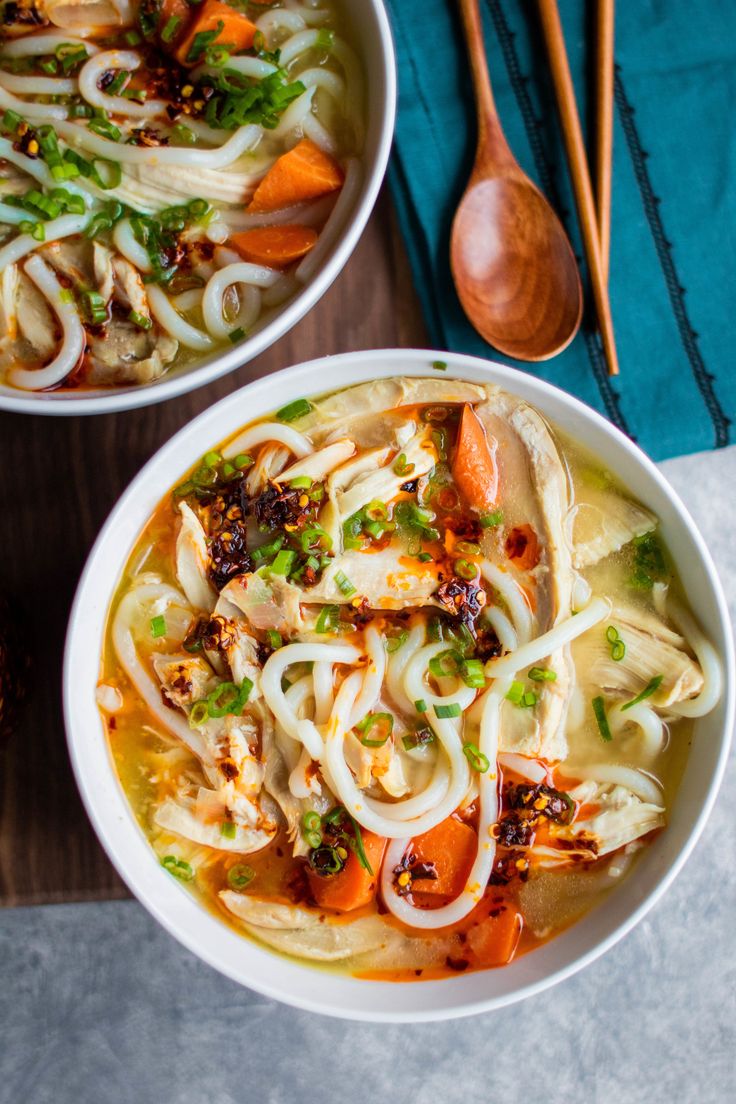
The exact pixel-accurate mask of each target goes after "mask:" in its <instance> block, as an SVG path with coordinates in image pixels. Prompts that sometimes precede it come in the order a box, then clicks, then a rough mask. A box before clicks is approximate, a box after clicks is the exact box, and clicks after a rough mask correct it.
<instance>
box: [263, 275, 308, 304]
mask: <svg viewBox="0 0 736 1104" xmlns="http://www.w3.org/2000/svg"><path fill="white" fill-rule="evenodd" d="M297 291H301V284H300V283H299V281H298V280H297V278H296V277H295V276H293V275H292V274H291V273H290V272H284V274H283V275H282V276H281V277H280V278H279V279H278V280H277V281H276V283H275V284H274V285H273V287H270V288H268V289H267V290H266V291H264V292H263V294H262V295H261V303H262V304H263V306H264V307H280V306H281V304H282V303H285V302H286V300H287V299H288V298H289V296H291V295H296V293H297Z"/></svg>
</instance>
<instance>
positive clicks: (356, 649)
mask: <svg viewBox="0 0 736 1104" xmlns="http://www.w3.org/2000/svg"><path fill="white" fill-rule="evenodd" d="M719 687H720V670H719V666H718V662H717V660H716V658H715V655H714V653H713V650H712V648H711V646H710V645H709V644H708V642H707V641H706V640H705V639H704V638H703V636H702V633H701V632H700V629H699V628H698V625H697V623H696V621H695V619H694V618H693V615H692V613H691V612H690V611H689V610H688V607H687V602H686V599H685V596H684V592H683V589H682V587H681V585H680V582H679V580H678V579H677V576H676V574H675V572H674V569H673V564H672V560H671V558H670V556H669V554H668V551H667V549H666V547H665V546H664V544H663V542H662V539H661V537H660V535H659V533H658V525H657V518H656V517H655V516H654V515H653V514H652V513H651V512H650V511H648V510H647V509H646V508H645V507H643V506H642V505H640V504H639V503H637V502H635V501H634V500H633V499H632V498H631V496H630V495H629V494H628V492H627V491H626V488H625V487H622V486H621V485H620V484H619V482H618V481H617V480H616V479H615V477H614V476H613V475H611V474H610V473H608V472H606V471H604V470H602V468H601V466H600V464H599V462H598V461H597V460H596V459H595V457H593V456H590V455H588V454H587V453H585V452H584V451H583V450H582V449H580V448H579V447H578V446H577V445H576V444H575V443H574V442H572V441H571V440H569V439H568V438H566V437H565V436H564V435H563V434H561V433H560V432H559V431H558V430H557V429H556V428H555V427H554V426H551V425H549V423H548V422H547V421H546V420H545V419H544V418H543V417H542V416H541V415H540V414H539V412H538V411H536V410H535V409H534V408H532V407H531V406H529V405H528V404H527V403H526V402H524V401H522V400H520V399H518V398H516V397H514V396H512V395H509V394H507V393H506V392H504V391H502V390H500V389H499V388H497V387H495V386H481V385H477V384H471V383H464V382H462V381H455V380H451V379H445V378H441V377H439V376H433V377H432V378H426V379H413V378H412V379H394V380H383V381H379V382H376V383H372V384H364V385H360V386H357V387H352V388H348V389H346V390H344V391H341V392H337V393H334V394H331V395H327V396H323V397H319V398H313V399H310V400H306V399H300V400H296V401H294V402H292V403H289V404H288V405H287V406H286V407H284V408H283V409H282V410H280V411H279V412H277V413H275V414H274V415H273V416H271V417H269V418H265V419H263V420H261V421H259V422H256V423H253V424H251V425H250V426H246V427H245V428H244V429H243V430H242V431H240V432H239V433H238V434H236V435H235V436H234V437H233V438H232V439H230V440H229V441H227V442H225V443H224V444H223V445H221V446H219V447H218V448H217V449H213V450H212V451H210V452H208V453H207V454H206V455H205V456H204V457H203V458H202V460H201V461H200V463H199V464H198V465H197V466H196V467H195V468H193V469H192V470H191V471H190V472H189V473H188V474H187V475H186V476H185V478H184V479H183V481H182V483H181V484H180V485H179V486H177V487H176V488H174V489H173V490H172V492H171V494H170V495H168V496H167V497H166V499H165V500H164V501H162V502H161V504H160V506H159V507H158V509H157V510H156V512H155V514H154V515H153V517H152V518H151V520H150V522H149V523H148V525H147V526H146V528H145V530H144V532H143V533H142V534H141V536H140V539H139V540H138V542H137V544H136V547H135V549H134V550H133V552H132V554H131V557H130V560H129V563H128V568H127V570H126V573H125V576H124V578H123V579H122V580H121V582H120V586H119V589H118V592H117V595H116V597H115V600H114V603H113V605H112V607H111V610H110V617H109V627H108V633H107V639H106V645H105V651H104V656H103V664H102V671H101V679H100V686H99V690H98V696H99V703H100V706H101V710H102V715H103V717H104V718H105V725H106V728H107V732H108V737H109V741H110V746H111V749H112V754H113V756H114V760H115V765H116V769H117V771H118V774H119V777H120V780H121V783H122V785H123V788H124V790H125V792H126V794H127V796H128V799H129V801H130V803H131V807H132V809H133V810H134V812H135V815H136V817H137V819H138V822H139V824H140V826H141V829H142V830H143V831H144V832H145V833H146V835H147V837H148V838H149V840H150V842H151V845H152V847H153V848H154V850H155V852H156V854H157V855H158V856H159V858H160V861H161V862H162V864H163V866H164V867H165V868H166V870H167V872H168V874H170V875H172V876H174V877H177V878H179V879H180V880H181V882H182V885H184V886H185V887H186V888H187V890H188V891H190V892H192V893H194V894H195V895H196V896H197V897H198V899H199V900H200V901H201V902H202V904H203V905H205V906H206V907H208V908H210V909H212V910H213V911H215V912H216V913H217V915H218V916H220V917H221V918H222V919H223V920H225V921H226V922H227V923H229V924H230V925H232V926H234V927H235V928H236V929H237V930H238V931H239V932H242V933H244V934H247V935H249V936H251V937H253V938H256V939H258V940H259V941H261V942H262V943H265V944H266V945H267V946H269V947H271V948H272V949H274V950H276V951H279V952H282V953H285V954H289V955H292V956H295V957H297V958H299V959H302V960H304V961H308V962H311V963H314V964H322V965H327V966H329V967H330V968H333V969H340V970H344V971H349V972H351V973H353V974H355V975H356V976H361V977H371V978H373V977H381V978H391V979H397V980H417V979H426V978H436V977H443V976H449V975H451V974H453V973H456V972H458V971H465V970H477V969H485V968H490V967H499V966H504V965H506V964H507V963H508V962H510V961H512V960H513V959H514V958H515V957H516V956H518V955H520V954H522V953H524V952H526V951H529V950H532V949H533V948H534V947H536V946H538V945H539V944H540V943H541V942H543V941H545V940H547V939H549V938H551V937H553V936H554V935H556V934H557V933H558V932H559V931H561V930H562V929H564V928H566V927H567V926H569V925H570V924H571V923H572V922H573V921H574V920H576V919H577V918H578V917H579V916H580V915H582V914H583V913H584V912H586V911H587V910H588V909H589V908H591V907H593V906H594V905H596V904H601V903H603V902H604V900H605V897H606V895H607V894H608V893H609V892H611V891H612V890H613V889H615V886H616V884H617V883H618V882H619V881H620V879H621V878H622V877H623V876H625V874H626V872H627V870H628V869H629V867H630V865H631V863H632V862H633V861H634V860H635V858H636V856H637V854H638V853H639V852H640V851H641V850H642V849H643V848H644V847H646V846H648V845H649V844H650V843H651V842H652V840H653V839H654V838H655V837H656V836H657V834H658V833H659V832H661V831H662V830H666V822H667V810H668V808H669V806H670V805H671V802H672V800H673V798H674V795H675V791H676V788H677V784H678V781H679V778H680V776H681V774H682V771H683V768H684V765H685V762H686V758H687V751H688V747H689V743H690V738H691V727H692V722H693V718H694V717H697V716H699V715H701V714H702V713H704V712H706V711H707V710H708V709H710V708H712V706H713V704H714V703H715V701H716V700H717V698H718V694H719ZM603 907H605V905H604V904H603Z"/></svg>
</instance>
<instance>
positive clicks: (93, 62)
mask: <svg viewBox="0 0 736 1104" xmlns="http://www.w3.org/2000/svg"><path fill="white" fill-rule="evenodd" d="M140 64H141V56H140V54H137V53H136V52H135V51H134V50H105V52H104V53H102V54H96V55H95V56H94V57H92V58H90V59H89V61H87V62H85V64H84V65H83V66H82V68H81V69H80V71H79V91H80V92H81V93H82V96H83V97H84V99H85V100H86V101H87V103H89V104H92V106H93V107H99V108H102V110H103V111H112V112H115V113H116V114H118V115H126V116H128V117H129V118H134V119H150V118H152V117H153V116H154V115H161V114H162V113H163V112H164V111H165V110H166V107H167V104H166V101H165V100H146V101H145V103H136V102H135V100H129V99H127V98H126V97H125V96H108V95H107V93H106V92H103V91H102V89H100V88H98V87H97V82H98V80H99V79H100V77H101V76H102V74H103V73H106V72H108V71H109V70H113V69H127V70H130V71H134V70H136V69H138V68H139V67H140Z"/></svg>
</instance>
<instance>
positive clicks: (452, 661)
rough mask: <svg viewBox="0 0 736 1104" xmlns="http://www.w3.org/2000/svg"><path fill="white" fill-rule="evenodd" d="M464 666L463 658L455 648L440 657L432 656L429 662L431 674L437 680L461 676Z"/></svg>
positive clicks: (449, 649) (441, 653)
mask: <svg viewBox="0 0 736 1104" xmlns="http://www.w3.org/2000/svg"><path fill="white" fill-rule="evenodd" d="M462 665H463V657H462V656H461V655H460V653H459V652H457V651H455V649H454V648H448V649H447V650H446V651H444V652H440V653H439V655H436V656H432V658H431V659H430V661H429V671H430V674H432V675H434V677H435V678H447V677H451V676H453V675H459V674H460V670H461V668H462Z"/></svg>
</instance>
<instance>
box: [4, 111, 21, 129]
mask: <svg viewBox="0 0 736 1104" xmlns="http://www.w3.org/2000/svg"><path fill="white" fill-rule="evenodd" d="M22 122H23V120H22V118H21V117H20V115H19V114H18V112H17V111H10V110H8V111H6V112H5V114H4V115H3V126H4V127H7V129H8V130H17V129H18V127H19V126H20V124H21V123H22Z"/></svg>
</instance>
